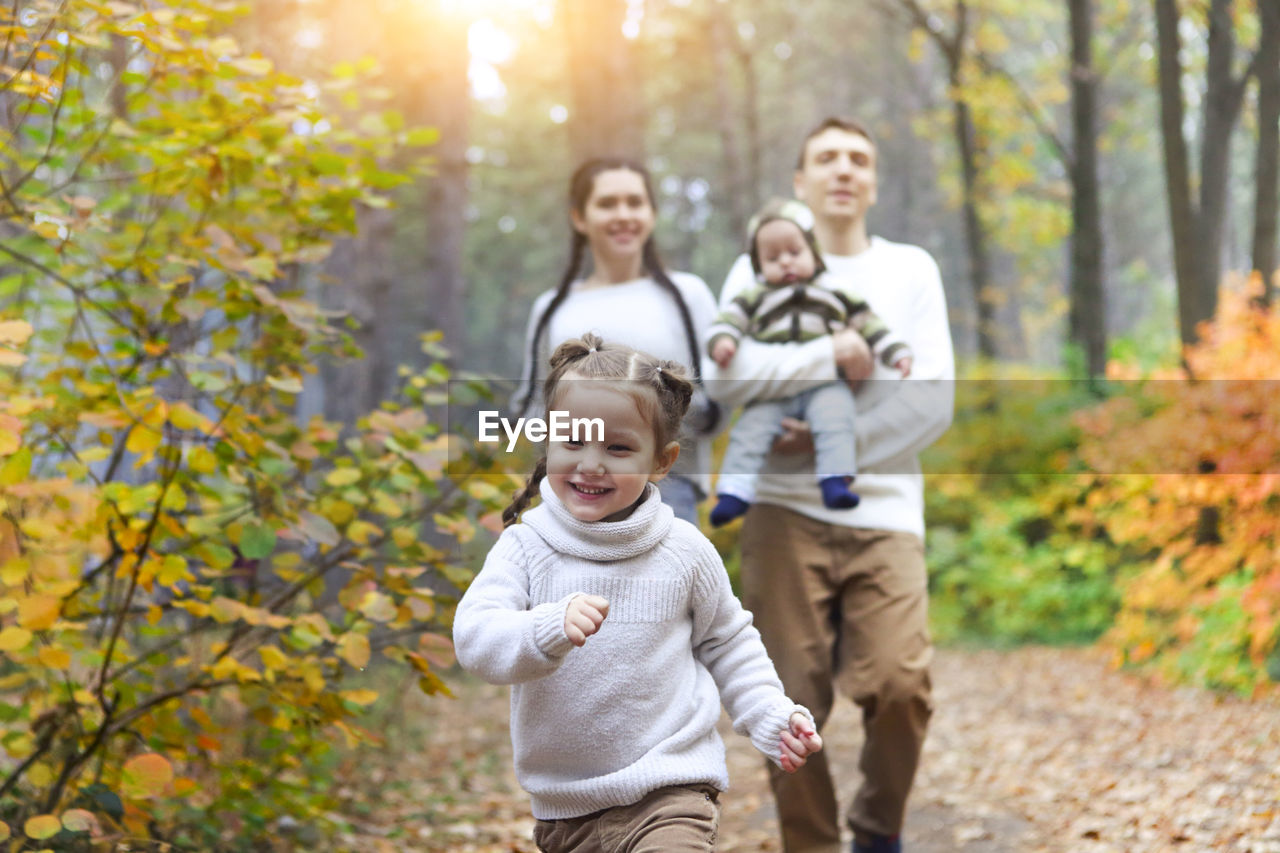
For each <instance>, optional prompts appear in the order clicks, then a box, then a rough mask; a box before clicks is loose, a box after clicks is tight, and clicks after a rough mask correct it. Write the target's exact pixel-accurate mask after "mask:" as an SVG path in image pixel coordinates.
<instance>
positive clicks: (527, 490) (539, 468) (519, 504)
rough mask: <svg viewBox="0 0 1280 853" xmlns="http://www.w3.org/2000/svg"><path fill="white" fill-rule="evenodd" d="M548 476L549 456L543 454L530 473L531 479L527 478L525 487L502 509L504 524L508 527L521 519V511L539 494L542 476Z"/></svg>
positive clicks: (504, 526)
mask: <svg viewBox="0 0 1280 853" xmlns="http://www.w3.org/2000/svg"><path fill="white" fill-rule="evenodd" d="M545 476H547V457H545V456H543V457H542V458H541V459H539V460H538V464H537V465H535V466H534V469H533V473H532V474H530V475H529V479H527V480H525V483H524V488H523V489H521V490H520V491H519V492H517V493H516V495H515V497H514V498H513V499H512V501H511V504H510V505H509V506H508V507H507V508H506V509H504V510H503V511H502V526H503V528H504V529H505V528H508V527H510V526H511V525H513V524H515V523H516V522H517V521H519V520H520V513H522V512H524V511H525V510H526V509H527V508H528V506H529V504H530V502H532V501H533V496H534V495H536V494H538V487H539V486H541V485H542V478H543V477H545Z"/></svg>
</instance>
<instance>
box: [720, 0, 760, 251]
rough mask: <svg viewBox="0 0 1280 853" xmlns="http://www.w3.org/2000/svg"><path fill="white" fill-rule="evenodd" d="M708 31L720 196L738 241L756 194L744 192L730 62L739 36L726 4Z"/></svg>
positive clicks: (752, 207)
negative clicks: (713, 81)
mask: <svg viewBox="0 0 1280 853" xmlns="http://www.w3.org/2000/svg"><path fill="white" fill-rule="evenodd" d="M710 16H711V17H710V20H709V21H708V30H709V31H710V38H711V59H712V62H713V63H714V66H715V76H716V83H715V86H716V104H717V106H718V111H717V113H716V129H717V131H718V133H719V136H720V151H721V156H720V186H721V190H720V191H719V193H718V194H717V195H718V196H719V197H720V199H721V200H722V202H723V204H724V209H725V210H726V211H727V213H728V216H729V227H730V229H731V233H732V234H733V235H734V237H735V238H737V239H738V240H741V239H743V235H744V234H745V233H746V230H747V218H748V217H749V216H750V215H751V211H752V210H754V204H755V199H754V198H753V196H754V193H747V192H744V190H745V189H746V187H745V183H746V181H745V177H744V174H743V169H742V158H741V155H740V153H739V147H738V143H739V141H740V139H741V137H742V131H741V128H740V127H739V126H738V122H737V121H736V120H735V111H734V109H733V92H732V90H731V86H730V77H729V75H730V71H729V59H730V58H731V57H732V56H733V55H734V53H735V50H734V43H735V42H736V41H737V38H738V34H737V33H736V32H734V30H733V20H732V19H731V18H730V16H729V7H728V6H727V5H725V4H723V3H715V4H712V6H711V12H710Z"/></svg>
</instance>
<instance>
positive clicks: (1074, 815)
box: [343, 648, 1280, 853]
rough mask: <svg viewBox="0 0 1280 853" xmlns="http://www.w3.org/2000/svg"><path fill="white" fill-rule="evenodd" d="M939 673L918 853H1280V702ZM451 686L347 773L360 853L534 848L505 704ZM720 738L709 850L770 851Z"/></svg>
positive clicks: (961, 658)
mask: <svg viewBox="0 0 1280 853" xmlns="http://www.w3.org/2000/svg"><path fill="white" fill-rule="evenodd" d="M933 675H934V685H935V704H936V710H935V713H934V718H933V722H932V724H931V728H930V733H929V739H928V741H927V742H926V746H925V755H924V758H923V761H922V764H921V769H920V772H919V774H918V776H917V783H916V787H915V790H914V793H913V794H912V801H911V804H910V813H909V816H908V825H907V829H906V831H905V833H904V838H905V841H906V846H907V848H908V849H909V850H911V851H912V853H944V851H978V850H981V851H984V853H1001V851H1009V853H1015V852H1016V853H1021V852H1022V851H1049V853H1058V851H1064V852H1065V851H1072V853H1111V851H1117V853H1118V851H1125V853H1162V852H1163V851H1173V850H1177V851H1202V850H1222V851H1237V852H1238V853H1246V851H1247V853H1280V703H1277V702H1276V701H1274V700H1264V701H1256V702H1249V701H1245V700H1241V699H1235V698H1224V697H1219V696H1215V695H1213V694H1211V693H1207V692H1205V691H1201V690H1194V689H1190V688H1179V689H1170V688H1167V687H1162V686H1160V685H1157V684H1154V683H1152V682H1150V681H1148V680H1146V679H1143V678H1140V677H1137V676H1133V675H1128V674H1124V673H1116V672H1112V671H1110V670H1109V669H1108V668H1107V666H1106V664H1105V662H1104V660H1103V658H1102V657H1101V656H1100V655H1098V654H1096V653H1094V652H1091V651H1084V650H1073V649H1043V648H1027V649H1019V650H1015V651H1010V652H996V651H962V650H946V651H943V652H940V653H939V655H938V658H937V660H936V662H935V665H934V667H933ZM451 683H452V686H453V689H454V692H455V693H456V694H457V698H456V699H447V698H442V697H434V698H425V697H420V696H410V697H409V698H408V699H407V700H406V705H405V707H404V709H403V711H402V712H401V714H402V718H401V719H400V720H398V722H397V725H398V726H400V727H403V729H404V730H405V733H403V734H398V735H397V736H395V737H389V738H388V742H389V743H394V744H396V746H395V747H389V748H388V749H387V750H386V751H384V752H382V753H373V754H371V753H368V752H365V753H361V754H360V756H358V758H354V757H353V759H352V761H351V765H350V766H349V767H347V768H346V769H345V770H344V772H346V773H348V774H349V775H348V776H347V778H350V779H351V780H352V781H351V783H350V785H351V788H352V790H351V791H349V792H348V793H349V794H350V797H349V803H350V806H351V807H350V808H349V809H344V811H343V816H344V817H345V818H346V819H347V820H348V821H349V823H350V824H351V826H352V827H353V832H352V833H351V837H350V838H347V839H344V841H345V842H347V843H350V844H351V845H352V849H360V850H379V849H383V850H397V851H424V853H426V851H457V853H496V851H503V853H509V851H518V852H519V853H531V851H534V850H535V849H536V848H535V847H534V845H533V842H532V841H531V837H532V830H533V818H532V816H531V815H530V812H529V802H528V798H527V796H526V795H525V794H524V793H523V792H522V791H521V790H520V788H519V786H518V785H517V783H516V780H515V774H514V771H513V769H512V764H511V744H510V740H509V735H508V730H507V722H508V717H509V704H508V691H507V690H506V689H505V688H498V687H492V686H490V685H486V684H480V683H476V682H474V681H470V680H468V679H466V678H465V677H463V676H455V677H454V678H453V679H452V682H451ZM858 720H859V715H858V710H857V708H855V707H854V706H853V705H851V704H850V703H848V702H847V701H844V700H841V701H840V702H839V703H838V704H837V707H836V710H835V712H834V713H833V715H832V718H831V720H830V722H829V723H828V725H827V729H826V731H825V732H824V734H825V736H826V741H827V749H828V750H829V751H830V754H831V757H832V759H833V766H835V767H837V768H838V771H837V772H838V778H837V783H838V787H839V789H840V792H841V798H842V801H847V800H848V797H849V795H851V793H852V791H853V789H854V787H856V783H857V769H856V767H857V750H858V747H859V744H860V743H861V728H860V726H859V724H858ZM721 730H722V733H723V735H724V737H725V741H726V744H727V746H728V749H729V771H730V778H731V780H732V789H731V790H730V791H729V792H728V793H726V794H725V795H724V796H723V797H722V798H721V802H722V803H723V807H724V811H723V816H722V823H721V831H720V845H719V849H720V850H721V851H723V853H746V851H776V850H780V849H781V848H780V844H779V842H778V840H777V825H776V820H775V817H774V811H773V803H772V797H771V795H770V793H769V789H768V783H767V777H766V774H765V771H764V767H763V764H762V761H763V759H762V758H760V756H759V755H758V754H757V753H756V752H755V751H754V749H753V748H752V747H751V745H750V744H749V743H748V741H747V740H746V739H745V738H742V737H739V736H737V735H735V734H733V733H732V731H731V730H730V729H729V727H728V725H727V720H724V721H722V726H721ZM357 789H359V790H358V791H357ZM370 791H372V793H370Z"/></svg>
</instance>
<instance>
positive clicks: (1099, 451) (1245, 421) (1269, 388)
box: [1079, 282, 1280, 693]
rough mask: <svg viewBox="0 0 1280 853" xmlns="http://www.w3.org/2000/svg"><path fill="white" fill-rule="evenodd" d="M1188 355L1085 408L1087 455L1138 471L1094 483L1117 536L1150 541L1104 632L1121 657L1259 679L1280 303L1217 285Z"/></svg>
mask: <svg viewBox="0 0 1280 853" xmlns="http://www.w3.org/2000/svg"><path fill="white" fill-rule="evenodd" d="M1256 284H1258V283H1257V282H1255V285H1256ZM1185 358H1186V363H1187V366H1186V368H1185V369H1180V370H1177V371H1165V372H1163V373H1155V374H1153V375H1151V376H1149V377H1147V378H1148V379H1149V380H1151V381H1149V382H1146V383H1145V385H1143V386H1142V392H1141V393H1140V394H1139V393H1136V392H1134V393H1130V394H1126V395H1125V396H1123V397H1118V398H1116V399H1114V400H1111V401H1109V402H1108V403H1106V404H1105V405H1102V406H1100V407H1097V408H1096V409H1094V410H1092V411H1090V412H1088V413H1085V414H1083V415H1082V416H1081V418H1080V421H1079V422H1080V425H1081V427H1082V429H1084V430H1085V431H1086V434H1087V436H1088V440H1087V441H1086V443H1085V444H1084V445H1083V447H1082V452H1081V459H1082V461H1083V462H1084V463H1086V464H1088V465H1090V466H1092V467H1093V468H1094V469H1095V470H1098V471H1103V472H1142V473H1140V474H1127V475H1126V474H1108V475H1107V476H1104V477H1100V478H1099V480H1098V482H1099V488H1098V489H1097V490H1096V491H1094V492H1093V493H1092V494H1090V495H1089V497H1088V502H1089V506H1090V507H1091V509H1092V510H1093V511H1094V512H1096V514H1097V516H1098V518H1099V520H1100V521H1101V522H1102V523H1103V524H1105V526H1106V529H1107V532H1108V534H1109V536H1110V537H1111V538H1112V539H1113V540H1115V541H1116V542H1118V543H1120V544H1122V545H1125V546H1127V547H1130V548H1132V549H1135V550H1140V551H1147V552H1150V553H1151V555H1152V557H1151V559H1150V560H1148V561H1146V563H1145V564H1144V565H1143V567H1142V570H1141V572H1139V573H1138V574H1136V575H1135V576H1134V577H1133V578H1132V579H1131V581H1130V582H1129V583H1127V584H1126V585H1125V586H1124V588H1123V598H1122V605H1121V609H1120V612H1119V614H1118V616H1117V620H1116V624H1115V626H1114V628H1113V629H1112V630H1111V631H1110V632H1109V633H1108V635H1107V638H1106V641H1107V643H1108V644H1109V645H1110V646H1111V648H1113V649H1114V650H1115V653H1116V659H1117V661H1118V662H1121V663H1144V662H1150V664H1152V665H1154V666H1156V667H1157V668H1159V669H1160V670H1161V671H1163V672H1165V673H1166V674H1168V675H1170V676H1171V677H1174V678H1180V679H1187V680H1192V681H1196V682H1200V683H1205V684H1209V685H1212V686H1215V687H1220V688H1227V689H1231V690H1235V691H1237V692H1241V693H1249V692H1257V691H1262V690H1265V689H1267V688H1268V687H1269V685H1271V684H1273V683H1274V682H1275V681H1277V680H1280V651H1278V649H1277V643H1278V641H1280V560H1277V559H1276V555H1277V553H1278V550H1277V549H1280V473H1278V472H1280V411H1278V410H1277V405H1278V403H1277V400H1280V395H1277V394H1276V387H1277V386H1276V380H1277V379H1280V313H1277V311H1276V310H1275V309H1274V308H1272V309H1269V310H1264V309H1261V308H1259V307H1257V306H1256V304H1254V302H1253V301H1252V299H1251V294H1250V292H1249V291H1248V290H1247V289H1246V288H1243V287H1227V288H1224V290H1223V292H1222V294H1221V297H1220V300H1219V312H1218V315H1217V317H1216V318H1215V319H1214V321H1213V322H1212V323H1209V324H1206V325H1205V326H1204V327H1203V328H1202V329H1201V342H1200V343H1198V344H1197V345H1195V346H1193V347H1190V348H1189V349H1188V350H1187V352H1186V354H1185ZM1110 372H1111V373H1112V374H1113V375H1114V376H1115V377H1116V378H1123V379H1127V380H1130V381H1131V382H1132V383H1135V384H1136V382H1137V380H1138V378H1139V375H1138V373H1137V371H1136V370H1134V369H1132V368H1130V367H1127V366H1125V365H1113V366H1112V368H1111V371H1110Z"/></svg>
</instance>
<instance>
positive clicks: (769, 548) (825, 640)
mask: <svg viewBox="0 0 1280 853" xmlns="http://www.w3.org/2000/svg"><path fill="white" fill-rule="evenodd" d="M742 590H743V604H744V605H745V606H746V607H747V609H748V610H750V611H751V612H752V614H754V616H755V624H756V627H757V628H759V629H760V634H761V635H762V637H763V638H764V644H765V647H766V648H767V649H768V650H769V655H770V657H772V658H773V662H774V664H775V665H776V666H777V668H778V675H779V676H780V677H781V678H782V683H783V685H784V686H785V687H786V690H787V695H788V696H789V697H791V699H793V700H794V701H796V702H799V703H800V704H802V705H804V706H806V707H807V708H809V710H810V711H812V712H813V717H814V721H815V722H816V723H817V724H818V728H819V729H821V728H822V725H823V724H824V723H825V722H826V720H827V717H828V716H829V714H830V712H831V705H832V702H833V701H834V698H835V694H834V688H835V687H838V688H839V689H840V690H841V691H842V692H843V693H844V694H845V695H846V696H848V697H849V698H850V699H852V700H853V701H854V702H855V703H857V705H858V706H859V707H860V708H861V709H862V720H863V727H864V730H865V734H866V740H865V743H864V745H863V748H862V755H861V756H860V758H859V761H858V766H859V768H860V769H861V770H862V776H863V782H862V786H861V787H860V788H859V789H858V792H857V793H856V794H855V796H854V799H853V804H852V807H851V808H850V811H849V815H848V821H849V825H850V826H851V827H853V829H854V830H855V831H858V832H862V833H874V834H878V835H896V834H897V833H898V832H899V831H900V830H901V829H902V821H903V815H904V812H905V810H906V801H907V794H908V793H909V792H910V790H911V783H912V780H913V779H914V777H915V772H916V766H917V764H918V763H919V759H920V749H921V747H922V745H923V743H924V735H925V729H926V728H927V726H928V722H929V716H930V714H931V713H932V710H933V703H932V699H931V697H930V684H929V663H930V660H931V659H932V657H933V646H932V644H931V642H930V639H929V628H928V587H927V577H926V573H925V565H924V545H923V543H922V542H921V541H920V538H919V537H917V536H915V535H913V534H910V533H902V532H897V531H886V530H869V529H865V528H851V527H837V526H834V525H829V524H824V523H822V522H820V521H815V520H813V519H811V518H808V517H806V516H803V515H800V514H799V513H796V512H792V511H790V510H787V509H783V508H781V507H778V506H769V505H767V504H756V505H754V506H752V508H751V509H750V511H748V513H747V516H746V519H745V523H744V524H743V527H742ZM769 771H770V782H771V783H772V785H773V792H774V796H775V798H776V799H777V803H778V819H779V823H780V824H781V827H782V838H783V843H784V845H785V849H786V850H787V853H810V851H823V853H826V851H830V853H836V851H839V850H840V849H841V847H840V827H839V822H838V820H839V819H838V808H837V805H836V793H835V787H834V784H833V782H832V778H831V772H830V769H829V766H828V763H827V753H826V752H825V751H824V752H820V753H818V754H817V755H814V756H810V757H809V760H808V762H807V763H806V764H805V766H804V767H802V768H801V769H800V770H799V771H798V772H796V773H794V774H786V773H783V772H782V771H781V770H779V769H777V768H776V767H774V766H773V764H772V763H770V764H769Z"/></svg>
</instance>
